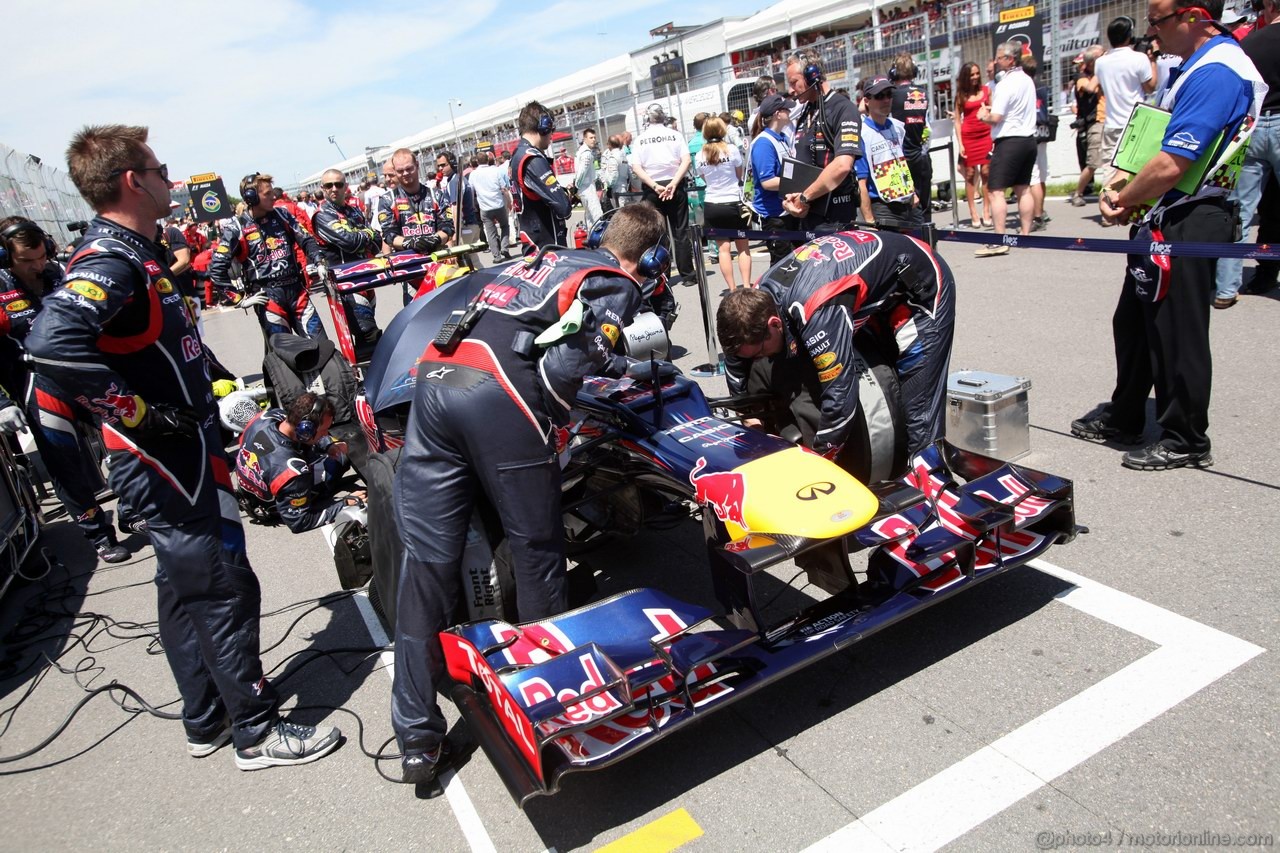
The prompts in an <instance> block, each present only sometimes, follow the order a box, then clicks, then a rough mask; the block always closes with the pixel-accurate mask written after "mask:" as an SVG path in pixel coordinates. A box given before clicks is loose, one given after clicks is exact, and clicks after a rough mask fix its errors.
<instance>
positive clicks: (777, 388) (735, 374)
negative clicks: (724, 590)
mask: <svg viewBox="0 0 1280 853" xmlns="http://www.w3.org/2000/svg"><path fill="white" fill-rule="evenodd" d="M955 312H956V303H955V279H954V278H953V277H952V275H951V270H950V269H949V268H948V267H947V265H946V263H945V262H944V261H943V260H942V259H941V258H940V257H938V256H937V255H936V254H934V253H933V252H931V251H930V250H929V247H928V246H927V245H926V244H924V243H922V242H920V241H919V240H916V239H915V238H913V237H909V236H907V235H904V234H895V233H890V232H874V231H844V232H840V233H837V234H831V235H827V236H823V237H819V238H817V239H816V240H813V241H811V242H809V243H806V244H805V245H803V246H801V247H800V248H799V249H797V250H796V251H795V252H793V253H792V254H791V255H790V256H789V257H787V258H786V259H784V260H782V261H780V262H779V263H777V264H775V265H774V266H772V267H771V268H770V269H769V270H768V271H767V272H765V274H764V275H763V276H762V277H761V279H760V283H759V285H758V289H750V290H745V289H744V290H738V291H734V292H733V293H730V294H729V295H728V296H726V297H725V298H724V300H723V301H722V302H721V303H720V308H719V310H718V311H717V312H716V331H717V334H718V335H719V338H720V346H721V347H722V348H723V349H724V353H725V357H726V364H725V366H726V373H727V377H726V378H727V379H728V383H729V390H730V391H731V392H732V393H735V394H739V393H743V392H746V393H770V394H773V395H774V396H776V397H780V398H783V399H785V401H786V402H788V403H791V404H792V406H793V412H794V413H795V416H796V420H797V421H798V426H799V427H800V429H801V433H802V435H803V438H804V442H805V444H806V445H808V446H810V447H812V448H813V449H814V450H816V451H818V452H819V453H821V454H823V455H824V456H826V457H828V458H830V459H835V460H836V461H837V462H838V463H839V464H840V465H841V467H843V468H845V469H846V470H848V471H849V472H850V473H852V474H854V476H857V477H859V478H860V479H862V480H863V481H864V482H872V481H875V480H881V479H885V478H887V477H889V476H893V475H895V474H896V473H897V472H895V471H892V470H889V467H888V466H890V464H891V461H892V459H893V458H894V456H895V455H897V454H895V452H894V447H893V445H894V424H893V416H892V408H893V406H894V400H893V396H894V395H893V394H892V393H869V392H874V391H876V389H875V388H870V387H868V388H862V387H860V386H861V385H862V384H866V383H875V381H876V380H875V379H874V378H873V377H872V375H871V373H870V371H869V370H868V362H869V360H870V359H873V358H876V357H877V356H878V359H876V360H882V361H883V362H885V363H887V364H890V365H893V368H894V372H895V373H896V375H897V378H898V383H899V386H900V396H901V401H902V408H903V410H904V415H905V418H906V433H907V452H909V453H914V452H916V451H918V450H921V449H923V448H924V447H926V446H928V445H929V444H930V443H931V442H933V441H934V440H935V439H937V438H941V437H942V435H943V432H944V424H943V415H944V412H945V404H946V390H947V387H946V386H947V364H948V362H949V361H950V358H951V340H952V336H953V332H954V329H955ZM753 362H754V363H753ZM810 404H811V405H812V406H813V407H816V411H815V410H814V409H812V408H810ZM860 408H861V409H862V414H863V417H864V419H865V422H866V429H867V443H868V446H867V447H864V446H863V443H862V441H861V439H859V440H858V441H851V439H853V438H854V435H853V430H854V428H855V426H856V425H857V423H858V419H857V417H856V416H857V415H858V414H859V409H860ZM868 451H869V454H868ZM863 454H868V455H869V458H859V457H861V456H863Z"/></svg>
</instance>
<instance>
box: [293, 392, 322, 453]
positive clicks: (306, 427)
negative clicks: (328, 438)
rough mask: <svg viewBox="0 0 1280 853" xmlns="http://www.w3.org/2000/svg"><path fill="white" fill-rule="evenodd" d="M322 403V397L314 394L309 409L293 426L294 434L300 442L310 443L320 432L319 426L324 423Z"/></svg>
mask: <svg viewBox="0 0 1280 853" xmlns="http://www.w3.org/2000/svg"><path fill="white" fill-rule="evenodd" d="M324 402H325V401H324V397H323V396H322V395H320V394H316V395H315V399H314V400H313V401H312V403H311V408H310V409H308V410H307V413H306V414H304V415H303V416H302V417H301V418H300V419H299V420H298V423H297V424H295V425H294V428H293V431H294V434H295V435H297V436H298V438H299V439H301V440H302V441H310V440H311V439H313V438H315V437H316V433H317V432H319V431H320V424H321V423H323V422H324V408H325V406H324Z"/></svg>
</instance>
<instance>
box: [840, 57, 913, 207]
mask: <svg viewBox="0 0 1280 853" xmlns="http://www.w3.org/2000/svg"><path fill="white" fill-rule="evenodd" d="M865 91H866V101H867V116H866V121H864V122H863V123H862V150H863V154H862V155H861V156H859V157H858V159H857V160H856V161H855V163H854V171H855V173H856V174H857V176H858V198H859V199H860V202H859V204H860V206H861V208H862V217H863V219H865V220H866V221H867V222H870V223H872V224H874V225H879V226H880V227H882V228H886V229H888V230H891V231H898V230H901V229H903V228H912V227H915V226H917V225H919V224H920V210H919V207H918V203H919V202H918V199H917V198H916V194H915V186H914V184H913V183H912V180H911V168H910V165H909V164H908V162H907V157H906V153H905V151H904V143H905V138H906V134H907V130H906V126H905V125H904V124H903V123H902V122H901V121H899V120H898V119H896V118H894V117H893V115H892V110H893V98H894V91H895V87H894V85H893V82H892V81H890V80H889V78H888V77H876V78H875V79H874V80H872V81H871V82H870V83H869V84H867V88H866V90H865Z"/></svg>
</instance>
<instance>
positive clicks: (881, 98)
mask: <svg viewBox="0 0 1280 853" xmlns="http://www.w3.org/2000/svg"><path fill="white" fill-rule="evenodd" d="M892 97H893V92H881V93H880V94H878V95H872V96H871V100H873V101H887V100H889V99H890V98H892Z"/></svg>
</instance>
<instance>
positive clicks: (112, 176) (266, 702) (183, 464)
mask: <svg viewBox="0 0 1280 853" xmlns="http://www.w3.org/2000/svg"><path fill="white" fill-rule="evenodd" d="M146 142H147V129H146V128H145V127H126V126H124V125H105V126H96V127H86V128H84V129H83V130H81V131H80V132H79V133H77V134H76V135H75V137H74V138H73V139H72V140H71V145H70V147H69V148H68V149H67V165H68V167H69V169H68V171H69V172H70V174H71V180H72V181H73V182H74V183H75V185H76V189H78V190H79V191H80V195H81V196H82V197H83V198H84V200H85V201H87V202H88V203H89V204H90V205H91V206H92V207H93V208H94V210H95V211H97V213H98V215H97V216H96V217H95V218H94V219H93V221H92V222H91V223H90V224H89V228H88V230H87V231H86V232H85V240H84V243H83V244H82V245H81V248H80V250H79V251H78V252H76V254H75V255H73V256H72V258H71V262H70V264H69V265H68V271H67V281H66V284H64V285H63V286H62V287H59V288H57V289H55V290H54V292H53V293H52V294H50V295H49V296H48V297H47V298H46V299H45V300H44V309H43V310H42V311H41V313H40V317H39V319H38V320H37V322H36V324H35V327H34V328H33V329H32V330H31V333H30V334H29V335H28V336H27V349H28V351H29V352H30V353H31V355H32V357H33V359H34V367H35V370H36V371H37V373H38V374H40V375H45V376H48V377H49V378H51V379H53V380H54V381H55V382H57V383H58V385H59V386H60V387H61V388H63V389H64V390H66V391H67V393H68V394H72V395H74V396H75V398H76V399H77V400H79V401H81V402H82V403H83V404H84V405H85V406H86V407H88V408H89V409H91V410H92V411H93V413H94V414H95V415H96V416H97V418H98V419H99V422H100V424H101V426H102V440H103V444H104V445H105V446H106V448H107V450H108V451H109V452H110V453H111V475H110V483H111V488H112V489H113V490H114V491H115V493H116V494H117V495H119V496H120V500H121V501H122V502H125V503H127V504H128V505H129V506H131V507H132V508H133V509H134V510H135V511H136V512H138V513H139V514H141V516H142V517H143V518H144V519H146V522H147V527H148V532H149V533H150V536H151V542H152V545H153V546H154V547H155V551H156V578H155V582H156V593H157V599H158V600H157V614H158V620H159V631H160V639H161V642H162V643H163V644H164V652H165V657H166V658H167V659H168V661H169V667H170V668H171V669H172V670H173V675H174V680H175V681H177V683H178V691H179V692H180V693H181V694H182V721H183V725H184V727H185V728H186V732H187V752H188V754H190V755H192V756H194V757H197V758H199V757H204V756H206V755H210V754H212V753H213V752H215V751H216V750H218V749H219V748H220V747H222V746H223V745H225V744H226V743H227V741H229V740H234V742H235V746H236V750H235V760H236V765H237V766H238V767H239V768H240V769H241V770H257V769H259V768H262V767H269V766H272V765H280V764H299V763H306V762H308V761H313V760H315V759H316V758H319V757H320V756H322V755H324V754H325V753H327V752H329V751H330V750H332V749H333V748H335V747H336V746H337V745H338V743H339V739H340V736H341V733H340V732H339V731H338V730H337V729H335V728H325V729H319V730H317V729H316V728H315V727H313V726H301V725H295V724H293V723H291V722H289V721H287V720H284V719H281V717H280V715H279V713H278V711H277V708H276V705H277V697H276V693H275V691H274V690H273V689H272V687H271V684H270V683H269V682H268V681H267V679H266V678H265V677H264V675H263V672H262V662H261V660H260V658H259V655H258V620H259V612H258V611H259V607H260V600H261V592H260V590H259V587H258V580H257V577H256V576H255V575H254V573H253V569H252V567H250V565H249V558H248V556H247V555H246V553H245V538H244V528H243V527H241V524H240V514H239V512H238V511H237V507H236V502H235V499H234V498H233V496H232V494H231V473H230V471H229V470H228V468H227V460H226V457H225V455H224V454H223V450H222V447H223V445H222V438H221V436H220V435H219V432H218V411H217V408H216V407H215V406H214V402H213V394H212V389H211V387H210V376H209V362H208V360H207V359H206V358H205V357H204V355H205V349H204V345H203V344H202V343H201V341H200V338H199V336H198V335H197V333H196V329H195V326H194V325H193V324H192V321H191V318H190V316H189V315H188V313H187V311H186V310H185V308H184V307H183V305H182V299H181V294H179V293H176V292H172V293H171V292H170V287H169V286H168V285H167V284H166V282H168V281H172V272H170V271H169V270H168V269H166V268H165V262H164V254H163V250H162V249H161V248H160V246H158V245H157V244H156V243H154V242H153V241H152V238H153V236H154V235H155V221H156V219H158V218H159V217H161V216H164V215H165V214H167V213H168V212H169V182H168V180H167V175H168V169H167V167H166V166H165V165H164V164H163V163H161V162H160V161H159V160H158V159H157V157H156V155H155V152H153V151H152V150H151V148H150V146H148V145H147V144H146ZM175 297H176V298H175ZM228 720H230V722H229V723H228Z"/></svg>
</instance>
